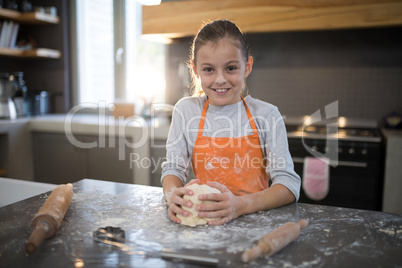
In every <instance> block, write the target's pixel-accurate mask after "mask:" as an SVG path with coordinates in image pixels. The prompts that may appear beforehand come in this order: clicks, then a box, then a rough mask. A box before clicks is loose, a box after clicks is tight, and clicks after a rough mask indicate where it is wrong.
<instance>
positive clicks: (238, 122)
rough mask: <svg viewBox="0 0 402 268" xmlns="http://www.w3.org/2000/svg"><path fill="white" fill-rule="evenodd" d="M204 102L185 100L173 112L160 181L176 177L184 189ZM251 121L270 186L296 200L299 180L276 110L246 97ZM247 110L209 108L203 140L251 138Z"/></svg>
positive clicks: (236, 106)
mask: <svg viewBox="0 0 402 268" xmlns="http://www.w3.org/2000/svg"><path fill="white" fill-rule="evenodd" d="M206 100H207V98H206V97H205V96H203V97H187V98H183V99H181V100H180V101H179V102H178V103H177V104H176V105H175V108H174V111H173V118H172V123H171V126H170V131H169V136H168V140H167V144H166V149H167V154H166V162H164V163H163V164H162V168H163V170H162V178H161V181H163V178H164V177H165V176H166V175H175V176H177V177H179V178H180V179H181V180H182V182H183V185H184V184H185V183H186V179H187V176H188V173H189V168H190V166H191V160H192V155H193V148H194V143H195V140H196V138H197V134H198V127H199V123H200V118H201V113H202V109H203V107H204V104H205V102H206ZM245 100H246V103H247V105H248V107H249V109H250V112H251V114H252V116H253V118H254V121H255V124H256V127H257V130H258V135H259V139H260V144H261V147H262V151H263V155H264V158H266V159H267V160H268V161H267V163H268V165H267V168H266V172H267V173H268V175H269V177H270V180H271V182H272V184H271V185H275V184H282V185H284V186H285V187H287V188H288V189H289V190H290V191H291V192H292V193H293V195H294V196H295V198H296V201H297V200H298V199H299V195H300V184H301V180H300V177H299V176H298V175H297V174H296V172H295V171H294V165H293V161H292V158H291V156H290V153H289V148H288V140H287V135H286V128H285V124H284V122H283V118H282V116H281V114H280V113H279V111H278V109H277V107H275V106H274V105H272V104H269V103H267V102H264V101H260V100H257V99H254V98H252V97H251V96H247V97H245ZM252 134H253V131H252V129H251V126H250V123H249V120H248V117H247V113H246V108H245V106H244V103H243V102H242V101H240V102H238V103H235V104H231V105H226V106H214V105H211V104H209V107H208V111H207V115H206V118H205V124H204V130H203V136H206V137H242V136H246V135H252Z"/></svg>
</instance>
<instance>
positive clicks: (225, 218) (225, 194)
mask: <svg viewBox="0 0 402 268" xmlns="http://www.w3.org/2000/svg"><path fill="white" fill-rule="evenodd" d="M207 184H208V185H209V186H211V187H214V188H216V189H218V190H219V191H221V193H220V194H203V195H200V196H198V199H199V200H202V201H215V202H214V203H207V204H202V205H197V206H196V208H195V209H196V210H198V211H199V212H200V213H199V215H200V216H201V217H206V218H220V219H219V220H215V221H209V222H208V225H222V224H225V223H227V222H229V221H231V220H233V219H235V218H237V217H239V216H241V215H242V214H241V212H240V210H241V207H242V199H241V197H240V196H235V195H234V194H233V193H232V192H231V191H230V190H229V189H228V188H227V187H226V186H224V185H222V184H220V183H218V182H207Z"/></svg>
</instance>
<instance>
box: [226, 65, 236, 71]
mask: <svg viewBox="0 0 402 268" xmlns="http://www.w3.org/2000/svg"><path fill="white" fill-rule="evenodd" d="M236 69H237V67H236V66H229V67H228V71H235V70H236Z"/></svg>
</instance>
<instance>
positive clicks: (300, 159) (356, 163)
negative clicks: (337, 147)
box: [292, 157, 368, 168]
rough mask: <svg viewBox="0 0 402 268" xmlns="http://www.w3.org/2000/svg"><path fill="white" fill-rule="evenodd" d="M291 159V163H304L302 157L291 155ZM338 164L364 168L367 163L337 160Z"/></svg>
mask: <svg viewBox="0 0 402 268" xmlns="http://www.w3.org/2000/svg"><path fill="white" fill-rule="evenodd" d="M292 160H293V163H298V164H304V158H302V157H292ZM330 164H331V160H330ZM338 166H341V167H358V168H366V167H367V166H368V164H367V163H366V162H352V161H338Z"/></svg>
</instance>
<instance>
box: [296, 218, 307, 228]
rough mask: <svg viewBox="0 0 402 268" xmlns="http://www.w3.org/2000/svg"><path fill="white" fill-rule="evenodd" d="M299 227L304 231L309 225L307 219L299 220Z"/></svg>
mask: <svg viewBox="0 0 402 268" xmlns="http://www.w3.org/2000/svg"><path fill="white" fill-rule="evenodd" d="M297 225H299V227H300V230H303V229H304V228H306V227H307V225H308V220H305V219H302V220H299V221H298V222H297Z"/></svg>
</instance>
